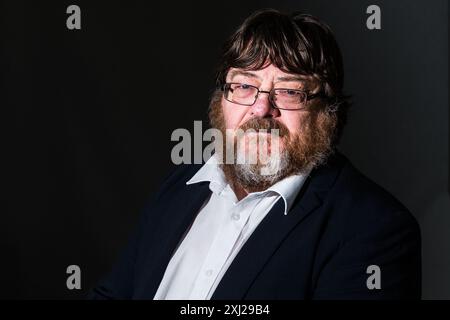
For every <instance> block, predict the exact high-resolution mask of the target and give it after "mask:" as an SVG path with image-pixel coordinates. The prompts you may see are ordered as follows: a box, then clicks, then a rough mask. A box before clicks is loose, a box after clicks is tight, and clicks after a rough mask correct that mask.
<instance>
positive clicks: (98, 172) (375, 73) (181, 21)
mask: <svg viewBox="0 0 450 320" xmlns="http://www.w3.org/2000/svg"><path fill="white" fill-rule="evenodd" d="M71 4H77V5H78V6H80V8H81V30H68V29H67V28H66V19H67V17H68V14H66V8H67V7H68V6H69V5H71ZM371 4H377V5H378V6H380V8H381V23H382V25H381V27H382V29H381V30H368V29H367V28H366V19H367V17H368V15H367V14H366V8H367V7H368V6H369V5H371ZM263 7H273V8H277V9H281V10H285V11H292V10H302V11H305V12H308V13H312V14H315V15H317V16H319V17H321V18H322V19H324V20H325V21H326V22H327V23H328V24H330V26H331V27H332V29H333V30H334V31H335V34H336V37H337V39H338V41H339V43H340V45H341V48H342V51H343V55H344V62H345V68H346V85H345V87H346V91H347V92H348V93H351V94H353V97H354V98H353V100H354V106H353V109H352V110H351V113H350V117H349V124H348V126H347V128H346V131H345V134H344V137H343V140H342V143H341V149H342V150H343V151H344V153H345V154H346V155H347V156H348V157H349V158H350V159H351V160H352V161H353V163H354V164H355V165H356V166H357V167H358V168H359V169H361V170H362V171H363V172H364V173H365V174H367V175H368V176H369V177H370V178H372V179H373V180H374V181H376V182H377V183H379V184H381V185H382V186H384V187H385V188H386V189H387V190H389V191H390V192H392V193H393V194H394V195H395V196H396V197H397V198H399V199H400V200H401V201H402V202H403V203H404V204H405V205H406V206H407V207H408V208H409V209H410V210H411V211H412V212H413V214H414V215H415V216H416V217H417V219H418V220H419V221H420V224H421V227H422V235H423V257H424V260H423V271H424V275H423V297H424V298H447V299H450V235H449V234H450V233H449V228H450V199H449V191H448V190H449V189H448V180H449V156H448V150H449V132H448V128H449V126H448V125H449V108H448V3H447V1H446V0H434V1H425V0H422V1H419V0H417V1H406V0H401V1H399V0H396V1H386V0H383V1H382V0H377V1H366V0H361V1H331V0H330V1H325V0H321V1H319V0H295V1H294V0H277V1H245V2H244V1H235V0H230V1H210V2H207V3H201V4H200V2H194V1H191V2H188V1H180V2H179V3H174V2H173V1H112V0H110V1H105V2H100V1H79V0H74V1H70V2H69V1H54V2H53V1H52V2H49V1H27V2H25V1H21V0H14V1H13V0H9V1H3V2H2V4H1V8H0V17H1V30H2V31H1V40H2V47H1V75H2V84H1V91H0V101H1V112H2V114H3V115H2V117H1V119H2V129H3V131H4V133H3V137H4V139H3V140H4V142H3V143H2V158H3V160H6V163H4V164H3V170H2V182H3V183H2V184H3V185H4V190H5V191H6V193H5V192H3V194H4V196H5V200H6V201H5V202H4V203H6V208H5V210H2V219H1V221H2V222H1V224H0V241H1V242H0V243H1V248H0V249H1V253H0V257H1V263H0V275H1V289H0V297H1V298H14V299H16V298H19V299H20V298H63V299H74V298H82V297H83V296H84V295H85V293H86V292H87V290H88V289H89V288H90V287H91V286H93V285H94V284H95V282H96V281H97V280H98V279H99V277H100V275H102V274H103V273H105V272H106V271H107V270H108V268H109V267H110V265H111V263H112V262H113V260H114V258H115V256H116V255H117V253H118V252H119V250H120V248H122V247H123V245H124V243H125V241H126V239H127V237H128V235H129V233H130V231H131V230H132V228H133V226H134V224H135V222H136V219H137V216H138V214H139V212H140V210H141V208H142V206H143V204H144V202H145V200H146V199H147V197H148V196H149V195H150V194H151V193H152V192H153V191H155V190H156V189H157V187H158V185H159V183H160V182H161V181H162V179H163V178H164V176H165V175H166V173H167V172H168V170H169V169H170V167H171V166H172V165H171V160H170V151H171V149H172V147H173V146H174V145H175V143H174V142H171V141H170V136H171V133H172V131H173V130H174V129H176V128H187V129H188V130H190V131H191V132H193V121H194V120H203V121H206V120H207V117H206V108H207V105H208V98H209V94H210V92H211V90H212V88H213V75H214V67H215V63H216V61H217V58H218V55H219V52H220V46H221V44H222V42H223V41H224V39H225V38H226V37H227V36H228V35H229V34H230V33H231V32H232V31H233V30H234V29H235V28H236V27H237V26H238V24H239V23H240V22H242V20H243V19H244V18H245V17H246V16H248V15H249V14H250V13H251V12H253V11H254V10H256V9H259V8H263ZM205 124H206V123H205ZM204 127H205V125H204ZM72 264H75V265H79V266H80V268H81V272H82V289H81V290H68V289H67V287H66V278H67V276H68V275H67V274H66V268H67V266H69V265H72Z"/></svg>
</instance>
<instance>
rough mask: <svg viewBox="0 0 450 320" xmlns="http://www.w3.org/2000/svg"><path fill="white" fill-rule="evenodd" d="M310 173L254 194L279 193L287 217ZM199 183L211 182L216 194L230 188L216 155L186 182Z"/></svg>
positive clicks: (286, 179) (292, 177) (285, 179)
mask: <svg viewBox="0 0 450 320" xmlns="http://www.w3.org/2000/svg"><path fill="white" fill-rule="evenodd" d="M309 173H310V171H308V172H307V173H305V174H295V175H292V176H289V177H286V178H284V179H283V180H280V181H278V182H277V183H275V184H274V185H273V186H271V187H269V188H268V189H267V190H264V191H260V192H254V193H253V194H255V195H256V194H260V195H265V194H267V193H270V192H275V193H277V194H278V195H280V196H281V197H282V198H283V202H284V214H285V215H287V213H288V212H289V210H290V209H291V207H292V204H293V203H294V200H295V198H296V197H297V195H298V193H299V192H300V189H301V188H302V186H303V184H304V183H305V180H306V178H307V177H308V175H309ZM199 182H209V188H210V189H211V191H212V192H214V193H216V194H220V193H221V192H222V191H223V190H224V189H225V188H226V187H227V186H228V183H227V182H226V180H225V175H224V173H223V171H222V169H221V168H220V167H219V164H218V161H217V158H216V157H215V156H214V155H213V156H212V157H211V158H209V160H208V161H207V162H206V163H205V164H204V165H203V166H202V167H201V168H200V170H198V171H197V173H196V174H195V175H194V176H193V177H192V178H191V179H190V180H189V181H188V182H186V184H187V185H190V184H195V183H199Z"/></svg>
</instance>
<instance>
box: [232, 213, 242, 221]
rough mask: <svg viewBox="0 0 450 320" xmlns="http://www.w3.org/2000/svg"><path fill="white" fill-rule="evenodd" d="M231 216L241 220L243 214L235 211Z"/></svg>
mask: <svg viewBox="0 0 450 320" xmlns="http://www.w3.org/2000/svg"><path fill="white" fill-rule="evenodd" d="M231 218H232V219H233V220H239V219H240V218H241V216H240V215H239V213H233V215H232V216H231Z"/></svg>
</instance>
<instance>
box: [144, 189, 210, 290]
mask: <svg viewBox="0 0 450 320" xmlns="http://www.w3.org/2000/svg"><path fill="white" fill-rule="evenodd" d="M208 186H209V183H206V182H204V183H196V184H193V185H190V186H187V187H186V186H185V185H184V186H183V189H185V190H183V192H180V193H177V194H176V196H175V197H174V196H173V195H170V197H171V198H170V199H168V201H165V202H164V207H163V208H158V211H159V213H160V214H162V215H163V217H162V218H161V220H160V221H159V222H158V226H157V228H156V229H155V236H154V237H152V239H153V241H152V246H151V248H149V249H148V252H149V253H150V254H149V255H147V258H146V262H145V263H144V264H143V265H145V266H148V272H147V271H146V272H145V274H146V275H147V279H146V280H145V283H146V285H145V290H144V291H145V292H146V293H147V294H149V295H151V298H153V296H154V295H155V293H156V290H157V289H158V286H159V283H160V282H161V280H162V278H163V276H164V272H165V269H166V267H167V265H168V264H169V261H170V259H171V257H172V254H173V253H174V251H175V249H176V247H177V245H178V243H179V242H180V241H181V237H182V236H183V234H184V233H185V232H186V231H187V229H188V228H189V227H190V225H191V223H192V222H193V221H194V219H195V217H196V215H197V213H198V212H199V210H200V208H201V206H202V205H203V203H204V202H205V200H206V199H207V197H208V196H209V194H210V193H211V191H210V189H209V187H208ZM141 293H142V292H141Z"/></svg>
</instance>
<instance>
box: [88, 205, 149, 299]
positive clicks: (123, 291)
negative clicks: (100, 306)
mask: <svg viewBox="0 0 450 320" xmlns="http://www.w3.org/2000/svg"><path fill="white" fill-rule="evenodd" d="M139 220H140V221H139V223H138V227H137V230H135V231H134V232H133V233H132V235H131V237H130V239H129V241H128V243H127V245H126V247H125V249H124V250H123V251H122V252H121V254H120V255H119V257H118V259H117V261H116V263H115V264H114V265H113V267H112V269H111V271H110V272H109V273H108V274H107V275H106V276H105V277H103V278H102V279H101V280H100V281H99V283H98V284H97V285H96V286H95V287H94V288H93V289H91V291H90V292H89V293H88V295H87V299H89V300H116V299H120V300H122V299H131V298H132V295H133V290H134V270H135V262H136V256H137V251H138V246H139V243H140V238H141V236H142V229H143V227H144V225H145V224H146V215H145V212H144V213H143V214H142V215H141V218H140V219H139Z"/></svg>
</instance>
